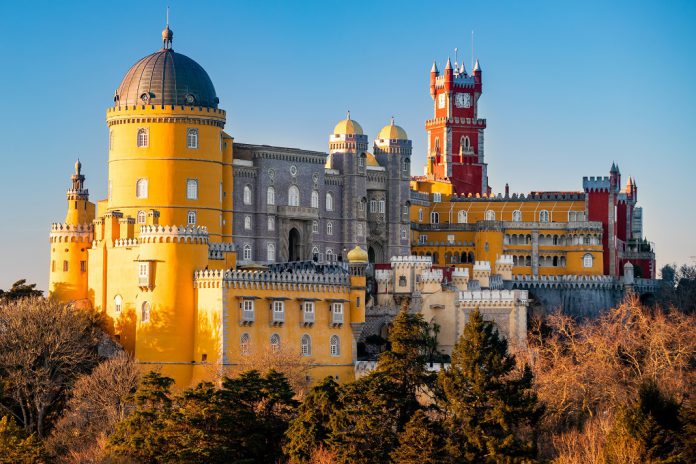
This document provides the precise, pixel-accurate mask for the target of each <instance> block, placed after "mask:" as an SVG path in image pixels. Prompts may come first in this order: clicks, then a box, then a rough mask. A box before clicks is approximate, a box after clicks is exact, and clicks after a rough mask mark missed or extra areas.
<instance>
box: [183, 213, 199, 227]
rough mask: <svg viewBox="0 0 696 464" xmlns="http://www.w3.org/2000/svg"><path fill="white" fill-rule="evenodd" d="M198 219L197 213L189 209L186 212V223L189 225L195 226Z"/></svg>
mask: <svg viewBox="0 0 696 464" xmlns="http://www.w3.org/2000/svg"><path fill="white" fill-rule="evenodd" d="M197 220H198V214H197V213H196V212H195V211H193V210H191V211H189V212H188V213H186V223H187V224H188V225H190V226H195V225H196V221H197Z"/></svg>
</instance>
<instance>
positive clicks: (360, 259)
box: [346, 245, 368, 263]
mask: <svg viewBox="0 0 696 464" xmlns="http://www.w3.org/2000/svg"><path fill="white" fill-rule="evenodd" d="M346 257H347V258H348V262H349V263H366V262H367V259H368V258H367V251H365V250H363V249H362V248H360V247H359V246H357V245H356V247H355V248H353V249H352V250H350V251H349V252H348V254H347V255H346Z"/></svg>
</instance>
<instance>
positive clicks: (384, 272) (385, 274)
mask: <svg viewBox="0 0 696 464" xmlns="http://www.w3.org/2000/svg"><path fill="white" fill-rule="evenodd" d="M392 275H393V271H390V270H388V269H377V270H375V280H376V281H378V282H388V281H389V280H391V278H392Z"/></svg>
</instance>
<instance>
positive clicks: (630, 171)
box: [0, 0, 696, 289]
mask: <svg viewBox="0 0 696 464" xmlns="http://www.w3.org/2000/svg"><path fill="white" fill-rule="evenodd" d="M167 4H169V5H171V27H172V29H173V31H174V49H175V50H176V51H178V52H180V53H184V54H186V55H188V56H190V57H191V58H193V59H195V60H196V61H198V62H199V63H200V64H201V65H202V66H203V67H204V68H205V69H206V70H207V71H208V73H209V74H210V77H211V78H212V80H213V83H214V84H215V88H216V90H217V93H218V96H219V97H220V101H221V107H222V108H224V109H225V110H227V114H228V122H227V127H226V131H227V132H228V133H229V134H230V135H232V136H233V137H235V138H236V140H237V141H240V142H251V143H263V144H276V145H281V146H290V147H300V148H306V149H314V150H323V151H325V150H326V149H327V142H328V134H329V132H331V130H332V127H333V126H334V124H335V123H336V122H337V121H338V120H340V119H342V118H343V117H344V116H345V113H346V111H347V110H350V111H351V115H352V117H353V119H355V120H357V121H359V122H360V123H361V125H362V126H363V128H364V129H365V131H366V132H367V134H368V136H369V138H370V139H371V140H372V139H373V138H374V136H375V135H376V134H377V132H378V131H379V129H380V128H381V127H382V126H383V125H385V124H387V123H388V122H389V118H390V116H392V115H394V116H395V118H396V121H397V123H398V124H400V125H401V126H403V127H404V128H405V129H406V130H407V132H408V133H409V136H410V138H411V139H413V145H414V153H415V154H416V155H415V156H414V157H413V163H412V165H413V169H414V174H420V173H422V165H423V162H424V160H425V143H426V142H425V135H426V133H425V129H424V121H425V119H427V118H428V117H430V116H431V112H432V104H431V100H430V96H429V93H428V92H429V89H428V78H429V70H430V67H431V65H432V61H433V59H435V60H437V62H438V64H439V65H440V66H441V69H442V67H444V66H443V65H444V62H446V60H447V56H448V55H451V56H452V58H454V48H455V47H458V48H459V50H460V52H459V57H460V61H461V60H462V59H465V63H466V66H467V70H469V71H470V70H471V67H470V60H471V52H470V50H471V41H470V36H471V30H472V29H473V30H475V37H476V44H475V51H476V55H477V56H478V58H479V59H480V62H481V66H482V69H483V73H484V74H483V78H484V95H483V97H482V98H481V100H480V116H481V117H484V118H486V119H487V120H488V129H487V131H486V139H485V141H486V158H487V161H488V163H489V181H490V184H491V186H492V187H493V191H494V192H500V191H502V190H503V188H504V185H505V183H506V182H509V183H510V190H511V192H528V191H530V190H581V189H582V176H583V175H608V171H609V168H610V166H611V163H612V161H616V162H617V163H618V164H619V166H620V168H621V172H622V175H623V177H624V179H626V178H627V177H628V176H629V175H632V176H634V177H635V178H636V180H637V184H638V192H639V194H638V201H639V204H640V205H642V206H643V207H644V224H645V233H646V235H647V237H648V239H650V240H652V241H654V242H655V245H656V248H657V256H658V265H662V264H665V263H670V262H677V263H684V262H689V261H691V257H692V256H694V255H696V240H694V238H693V233H694V230H695V229H696V207H695V206H694V200H696V194H695V193H694V190H695V189H696V90H695V88H694V87H695V86H696V79H694V76H696V2H694V1H676V0H671V1H655V2H641V1H626V2H607V1H596V2H595V1H582V2H580V1H578V2H565V1H563V2H559V1H549V2H536V1H526V2H521V1H514V2H509V3H508V2H472V1H462V0H456V1H452V2H437V3H436V2H425V1H413V2H411V1H394V2H381V1H367V2H361V1H357V0H355V1H350V2H346V1H342V2H328V1H317V2H300V1H294V2H290V1H286V2H278V3H274V2H260V1H259V2H251V1H246V2H230V1H219V2H212V1H207V2H203V1H196V2H193V1H191V2H184V1H166V0H165V1H147V2H144V1H129V0H120V1H118V2H108V1H99V2H89V3H88V2H84V3H77V2H69V1H62V2H45V3H44V4H42V3H41V2H11V3H6V4H4V5H3V9H2V15H0V63H2V66H1V67H0V91H1V92H2V107H1V109H0V136H1V138H2V143H1V144H0V157H1V159H2V168H0V208H1V209H0V211H2V220H1V221H0V288H6V287H8V286H9V285H10V284H11V283H12V282H13V281H14V280H16V279H19V278H27V279H28V280H29V281H32V282H37V283H38V284H39V287H41V288H42V289H45V288H46V284H47V280H48V270H49V268H48V260H49V244H48V234H49V226H50V224H51V223H52V222H60V221H62V220H63V218H64V215H65V210H66V202H65V190H66V188H67V187H68V185H69V176H70V174H71V171H72V169H73V163H74V160H75V158H76V157H78V156H79V157H80V159H81V160H82V162H83V171H84V172H85V174H86V176H87V186H88V188H89V190H90V197H91V199H92V200H93V201H96V200H98V199H100V198H104V197H105V195H106V185H107V182H106V175H107V164H106V162H107V138H108V130H107V127H106V124H105V110H106V108H107V107H108V106H109V105H110V104H112V103H113V101H112V96H113V93H114V90H115V89H116V87H117V86H118V84H119V82H120V80H121V78H122V77H123V75H124V74H125V73H126V71H127V70H128V68H129V67H130V66H131V65H132V64H133V63H135V62H136V61H137V60H138V59H140V58H141V57H143V56H145V55H147V54H149V53H151V52H153V51H155V50H156V49H158V48H159V47H160V46H161V38H160V32H161V30H162V28H163V26H164V19H165V9H166V5H167Z"/></svg>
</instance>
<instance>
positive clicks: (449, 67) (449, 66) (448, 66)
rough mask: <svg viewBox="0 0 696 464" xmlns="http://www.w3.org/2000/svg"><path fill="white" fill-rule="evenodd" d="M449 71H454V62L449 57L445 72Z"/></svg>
mask: <svg viewBox="0 0 696 464" xmlns="http://www.w3.org/2000/svg"><path fill="white" fill-rule="evenodd" d="M447 69H452V61H451V60H450V58H449V56H448V57H447V66H445V70H447Z"/></svg>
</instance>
